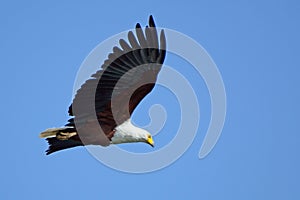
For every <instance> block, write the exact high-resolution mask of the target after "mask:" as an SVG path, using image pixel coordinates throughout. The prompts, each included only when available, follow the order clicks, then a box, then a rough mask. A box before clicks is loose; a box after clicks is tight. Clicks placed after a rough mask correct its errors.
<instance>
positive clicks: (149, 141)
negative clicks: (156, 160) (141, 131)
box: [147, 137, 154, 147]
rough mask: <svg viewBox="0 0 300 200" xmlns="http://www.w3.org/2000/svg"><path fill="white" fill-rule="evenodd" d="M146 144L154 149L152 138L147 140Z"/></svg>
mask: <svg viewBox="0 0 300 200" xmlns="http://www.w3.org/2000/svg"><path fill="white" fill-rule="evenodd" d="M147 143H148V144H149V145H150V146H151V147H154V141H153V139H152V137H151V138H148V140H147Z"/></svg>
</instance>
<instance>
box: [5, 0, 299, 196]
mask: <svg viewBox="0 0 300 200" xmlns="http://www.w3.org/2000/svg"><path fill="white" fill-rule="evenodd" d="M299 10H300V3H299V2H298V1H291V0H290V1H287V0H280V1H257V0H256V1H181V3H177V2H176V1H173V2H164V1H161V0H160V1H157V0H152V1H148V2H144V3H143V2H142V1H130V2H128V1H119V2H118V1H86V2H79V1H77V2H74V1H55V2H53V1H30V0H28V1H9V2H3V1H2V2H1V3H0V26H1V28H0V57H1V73H0V76H1V79H0V81H1V100H0V101H1V104H0V107H1V120H0V124H1V142H0V150H1V151H0V156H1V165H0V166H1V167H0V169H1V171H0V199H52V200H53V199H151V200H153V199H249V200H250V199H251V200H253V199H300V192H299V180H300V173H299V169H300V162H299V152H300V145H299V144H300V136H299V119H300V118H299V111H300V106H299V101H300V95H299V85H300V79H299V72H300V71H299V67H300V60H299V45H300V39H299V35H300V30H299V28H300V26H299V25H300V23H299V19H300V12H299ZM149 14H153V15H154V17H155V20H156V23H157V25H158V26H161V27H167V28H171V29H175V30H178V31H180V32H183V33H185V34H186V35H188V36H190V37H192V38H194V39H195V40H196V41H197V42H199V43H200V44H201V45H202V46H203V47H204V48H205V49H206V50H207V51H208V52H209V54H210V55H211V56H212V58H213V59H214V61H215V62H216V64H217V66H218V68H219V70H220V72H221V74H222V77H223V80H224V84H225V87H226V92H227V101H228V107H227V118H226V122H225V126H224V130H223V133H222V136H221V138H220V140H219V141H218V143H217V145H216V146H215V148H214V149H213V151H212V152H211V153H210V154H209V156H208V157H206V158H205V159H203V160H199V159H198V151H199V147H200V145H201V143H202V141H203V137H204V135H203V134H204V133H205V131H204V130H205V129H206V128H207V125H208V120H209V114H207V113H209V108H207V107H209V99H207V98H208V94H207V90H206V89H205V87H203V96H204V97H205V98H204V97H203V99H206V100H203V102H204V103H203V105H201V106H202V107H201V109H202V110H203V111H204V114H203V115H204V117H203V121H200V129H199V134H198V135H197V137H196V138H195V141H194V142H193V144H192V146H191V147H190V148H189V150H188V151H187V152H186V153H185V154H184V155H183V156H182V157H181V158H180V159H179V160H177V161H176V162H175V163H173V164H172V165H170V166H169V167H167V168H164V169H162V170H159V171H156V172H153V173H148V174H128V173H123V172H119V171H115V170H113V169H111V168H108V167H106V166H104V165H103V164H101V163H100V162H98V161H97V160H96V159H94V158H93V157H92V156H91V155H90V154H89V153H88V152H87V151H86V150H85V149H84V148H76V149H72V150H68V151H64V152H60V153H57V154H53V155H51V156H45V154H44V151H45V150H46V148H47V145H46V142H45V141H44V140H41V139H39V138H38V134H39V133H40V132H41V131H43V130H44V129H46V128H49V127H55V126H62V125H63V124H65V122H66V120H67V119H68V117H67V108H68V106H69V104H70V102H71V98H72V89H73V84H74V80H75V77H76V73H77V70H78V69H79V66H80V64H81V63H82V61H83V60H84V58H85V57H86V56H87V54H88V53H89V52H90V51H91V50H92V49H93V48H94V47H95V46H96V45H97V44H99V43H100V42H101V41H103V40H105V39H107V38H108V37H110V36H112V35H114V34H117V33H119V32H121V31H125V30H128V29H130V28H133V27H134V26H135V23H136V22H141V24H143V25H145V24H146V22H147V20H148V16H149ZM167 61H168V62H169V63H171V64H172V63H173V64H175V65H176V63H175V62H174V61H172V56H168V57H167ZM177 64H178V63H177ZM181 64H184V62H182V63H181ZM177 67H178V66H177ZM182 67H184V66H182ZM183 71H184V70H183ZM202 85H203V83H202ZM204 86H205V85H204ZM201 87H202V86H201ZM201 87H200V88H201ZM158 90H159V89H157V90H154V91H153V95H152V96H150V97H149V99H148V100H145V104H149V105H151V103H152V100H153V102H154V103H159V100H160V99H162V101H163V100H165V101H166V99H168V95H167V94H166V93H165V94H163V93H162V95H158V94H157V93H156V94H155V91H158ZM199 93H200V94H198V95H199V96H201V91H200V92H199ZM164 95H166V96H164ZM156 97H157V98H156ZM171 105H173V106H174V108H173V109H177V108H176V105H177V104H176V103H173V104H171ZM171 109H172V107H171ZM145 116H146V117H145ZM134 117H135V119H136V122H137V123H139V124H147V120H149V119H148V118H147V110H143V109H142V106H141V109H139V110H137V113H136V114H135V116H134ZM168 120H169V119H168ZM172 124H173V126H174V127H172ZM177 127H178V124H177V123H176V119H175V123H171V125H170V123H169V125H168V129H167V131H164V132H163V133H161V134H159V135H158V136H157V137H156V138H155V139H156V142H158V143H159V141H160V139H159V138H162V139H161V140H163V139H171V138H172V137H170V135H168V132H169V133H170V134H172V133H171V132H172V130H173V128H174V129H176V128H177ZM201 130H203V131H201ZM141 146H143V145H140V144H136V147H138V148H144V149H148V148H149V147H148V146H147V147H146V146H145V147H144V146H143V147H141ZM125 148H126V147H125ZM129 148H134V147H133V146H132V147H129ZM158 159H159V158H158Z"/></svg>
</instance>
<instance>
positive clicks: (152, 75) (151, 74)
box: [67, 16, 166, 145]
mask: <svg viewBox="0 0 300 200" xmlns="http://www.w3.org/2000/svg"><path fill="white" fill-rule="evenodd" d="M135 31H136V36H135V35H134V33H133V32H132V31H130V32H129V33H128V41H129V43H127V42H126V41H125V40H123V39H121V40H120V41H119V43H120V46H121V48H119V47H114V48H113V53H111V54H109V55H108V59H107V60H106V61H105V62H104V64H103V65H102V69H101V70H99V71H97V72H96V73H95V74H93V75H92V77H91V79H89V80H87V81H86V82H85V83H84V84H83V85H82V86H81V88H80V89H79V90H78V91H77V94H76V95H75V98H74V100H73V103H72V105H71V106H70V108H69V114H70V116H74V118H72V119H70V120H69V123H68V124H67V126H75V127H76V129H77V131H79V135H80V137H81V138H82V137H86V138H88V139H87V141H88V142H87V143H92V144H100V145H103V143H101V142H100V143H99V138H98V139H96V137H94V136H95V135H94V134H97V132H98V131H99V129H97V128H96V127H94V126H98V127H99V124H100V126H101V129H102V131H103V133H104V134H105V136H106V137H108V138H109V139H110V138H111V137H112V135H113V133H114V128H115V127H116V126H117V125H119V124H121V123H123V122H124V121H125V120H127V119H128V118H130V115H131V114H132V112H133V111H134V109H135V108H136V106H137V105H138V104H139V102H140V101H141V100H142V99H143V98H144V97H145V96H146V95H147V94H148V93H149V92H150V91H151V90H152V89H153V87H154V85H155V82H156V79H157V75H158V73H159V71H160V69H161V66H162V64H163V61H164V59H165V55H166V39H165V35H164V31H163V30H162V31H161V32H160V37H159V38H160V39H158V34H157V29H156V28H155V24H154V20H153V17H152V16H150V18H149V27H148V26H146V28H145V31H143V29H142V28H141V26H140V24H137V25H136V29H135ZM97 123H98V124H97ZM80 130H83V131H80ZM80 132H83V133H82V134H80Z"/></svg>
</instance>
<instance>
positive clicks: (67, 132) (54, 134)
mask: <svg viewBox="0 0 300 200" xmlns="http://www.w3.org/2000/svg"><path fill="white" fill-rule="evenodd" d="M40 137H41V138H46V140H47V141H48V144H49V148H48V150H47V151H46V154H47V155H49V154H51V153H53V152H56V151H60V150H63V149H68V148H72V147H76V146H82V145H83V143H82V142H81V141H80V139H79V137H78V135H77V132H76V129H75V128H74V127H62V128H50V129H47V130H45V131H44V132H42V133H41V134H40Z"/></svg>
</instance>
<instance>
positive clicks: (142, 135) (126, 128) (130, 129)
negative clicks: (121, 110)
mask: <svg viewBox="0 0 300 200" xmlns="http://www.w3.org/2000/svg"><path fill="white" fill-rule="evenodd" d="M129 142H145V143H147V144H149V145H151V146H152V147H154V141H153V138H152V136H151V134H150V133H149V132H148V131H146V130H144V129H142V128H139V127H136V126H134V125H133V124H132V123H131V122H130V120H127V121H125V122H124V123H123V124H121V125H119V126H117V127H116V132H115V134H114V136H113V137H112V138H111V143H112V144H119V143H129Z"/></svg>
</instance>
